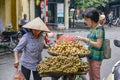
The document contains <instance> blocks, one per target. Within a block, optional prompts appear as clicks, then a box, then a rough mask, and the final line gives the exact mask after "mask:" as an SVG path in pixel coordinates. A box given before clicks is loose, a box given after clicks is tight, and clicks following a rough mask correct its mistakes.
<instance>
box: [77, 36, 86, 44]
mask: <svg viewBox="0 0 120 80" xmlns="http://www.w3.org/2000/svg"><path fill="white" fill-rule="evenodd" d="M76 40H80V41H83V42H85V43H86V42H87V41H88V39H86V38H84V37H81V36H77V37H76Z"/></svg>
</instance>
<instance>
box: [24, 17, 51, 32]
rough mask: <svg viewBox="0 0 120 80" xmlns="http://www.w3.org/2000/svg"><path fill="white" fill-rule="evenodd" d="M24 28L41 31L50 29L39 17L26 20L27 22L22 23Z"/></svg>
mask: <svg viewBox="0 0 120 80" xmlns="http://www.w3.org/2000/svg"><path fill="white" fill-rule="evenodd" d="M23 27H24V28H28V29H36V30H41V31H47V32H49V31H50V30H49V29H48V27H47V26H46V25H45V24H44V22H43V21H42V20H41V19H40V18H39V17H37V18H35V19H33V20H32V21H30V22H28V23H27V24H25V25H23Z"/></svg>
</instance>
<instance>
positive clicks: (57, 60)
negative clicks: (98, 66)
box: [37, 56, 89, 74]
mask: <svg viewBox="0 0 120 80" xmlns="http://www.w3.org/2000/svg"><path fill="white" fill-rule="evenodd" d="M88 68H89V66H88V63H86V62H82V61H81V60H80V59H79V58H78V57H73V56H69V57H66V56H54V57H49V58H47V59H46V60H45V61H41V62H40V63H39V64H38V66H37V71H38V72H41V73H47V72H62V73H64V74H70V73H72V74H75V73H78V72H79V71H82V72H86V71H88Z"/></svg>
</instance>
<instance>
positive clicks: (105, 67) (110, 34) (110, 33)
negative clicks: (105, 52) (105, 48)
mask: <svg viewBox="0 0 120 80" xmlns="http://www.w3.org/2000/svg"><path fill="white" fill-rule="evenodd" d="M105 29H106V38H108V39H110V42H111V44H110V46H111V48H112V57H111V59H108V60H107V59H106V60H104V61H103V63H102V67H101V80H103V79H104V80H106V77H107V76H108V75H109V73H110V72H111V70H112V67H113V65H114V64H115V63H116V61H118V60H120V57H119V56H120V53H119V52H120V49H119V48H118V47H115V46H114V45H113V40H114V39H118V40H120V27H112V28H109V27H106V28H105ZM55 33H56V34H57V33H64V34H70V35H73V36H78V35H79V36H83V37H86V35H87V34H88V30H85V29H74V30H70V31H68V30H67V31H63V32H56V31H55ZM52 40H55V38H52ZM81 43H82V42H81ZM0 54H1V53H0ZM42 56H43V59H44V57H45V56H50V55H49V54H48V53H47V52H46V50H44V51H43V53H42ZM13 62H14V59H13V54H9V53H8V54H6V55H2V56H0V80H13V75H14V72H15V69H14V68H13ZM87 79H88V76H87ZM31 80H32V79H31ZM42 80H50V78H49V77H48V78H43V79H42Z"/></svg>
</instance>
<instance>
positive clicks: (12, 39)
mask: <svg viewBox="0 0 120 80" xmlns="http://www.w3.org/2000/svg"><path fill="white" fill-rule="evenodd" d="M18 42H19V39H18V33H17V32H6V31H4V32H2V34H1V36H0V53H3V52H8V51H9V52H11V53H13V49H14V48H15V47H16V45H17V44H18Z"/></svg>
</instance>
